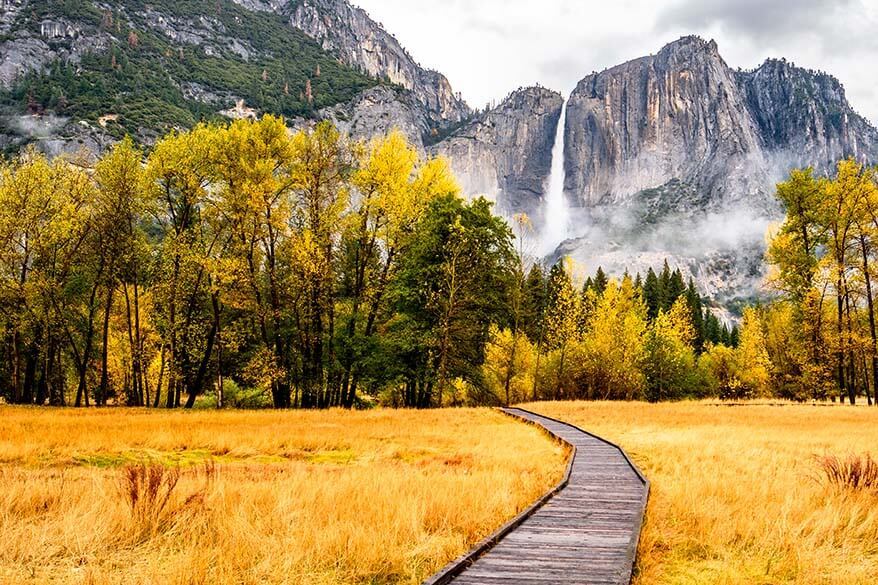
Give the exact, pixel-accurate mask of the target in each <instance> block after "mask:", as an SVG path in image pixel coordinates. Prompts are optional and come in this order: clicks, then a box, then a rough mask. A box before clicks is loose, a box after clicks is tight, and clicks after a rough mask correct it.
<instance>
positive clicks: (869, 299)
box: [0, 116, 878, 408]
mask: <svg viewBox="0 0 878 585" xmlns="http://www.w3.org/2000/svg"><path fill="white" fill-rule="evenodd" d="M875 193H876V187H875V182H874V175H873V174H872V171H871V170H870V169H867V168H863V167H860V166H859V165H857V164H856V163H853V162H851V161H847V162H844V163H842V164H841V165H840V166H839V171H838V176H837V177H835V178H832V179H829V178H826V179H816V178H814V176H813V174H812V173H811V172H809V171H801V172H799V171H797V172H794V173H793V174H792V175H791V177H790V180H789V181H787V182H785V183H782V184H781V185H779V187H778V196H779V197H780V199H781V200H782V201H783V202H784V203H785V205H787V208H788V217H787V220H786V222H785V223H784V224H783V226H781V227H780V228H779V229H778V230H777V233H776V234H775V235H774V239H773V241H772V244H771V248H770V251H769V258H770V259H771V261H772V263H773V266H774V267H775V271H774V273H773V275H772V279H771V282H772V283H773V284H774V285H775V286H776V287H777V288H778V289H779V290H781V291H782V293H783V294H782V296H781V297H780V298H778V299H776V300H774V301H772V302H771V303H769V304H766V305H762V306H756V307H750V308H747V309H745V311H744V313H743V317H742V319H741V320H740V323H739V326H732V325H731V324H728V323H722V322H721V321H720V320H719V319H718V318H717V316H716V314H715V313H714V312H713V310H711V309H710V308H708V307H706V306H705V304H704V303H703V301H702V299H701V297H700V295H699V294H698V292H697V290H696V288H695V285H694V283H693V282H692V281H691V280H690V281H689V282H688V283H686V282H685V280H684V277H683V274H682V273H681V271H680V270H678V269H677V270H672V269H671V268H670V266H668V264H667V262H666V263H665V264H664V266H663V267H662V268H661V269H660V270H659V271H658V272H656V271H654V270H649V271H647V273H646V275H645V276H642V275H640V274H638V275H635V276H634V277H633V278H632V277H631V276H630V275H628V274H627V273H626V274H623V275H621V277H619V278H612V277H610V276H608V275H607V274H605V273H604V271H603V270H602V269H600V268H599V269H598V270H597V271H596V272H595V273H593V274H588V275H587V274H585V273H584V272H583V271H582V270H581V269H580V268H579V267H577V266H576V265H575V264H574V263H573V262H571V261H570V260H567V259H565V260H563V261H561V262H559V263H557V264H555V265H554V266H551V267H544V266H543V265H541V264H540V263H539V262H538V261H536V260H535V258H533V257H532V256H531V255H530V254H529V253H528V250H529V248H530V244H531V243H532V242H531V240H532V239H533V233H532V228H531V225H530V222H529V220H528V218H527V217H525V216H516V217H515V218H513V219H512V221H511V222H510V223H507V222H505V221H504V220H502V219H500V218H498V217H496V216H494V215H493V213H492V208H491V204H490V203H489V202H488V201H486V200H484V199H481V198H479V199H475V200H473V201H471V202H466V201H465V200H463V199H462V198H461V197H460V193H459V188H458V186H457V184H456V182H455V180H454V177H453V176H452V175H451V173H450V171H449V168H448V166H447V163H446V162H444V161H443V160H441V159H428V160H422V159H419V156H418V154H417V152H416V150H415V149H414V148H413V147H412V146H410V145H409V144H407V143H406V141H405V139H404V138H403V137H402V135H401V134H400V133H398V132H393V133H390V134H389V135H387V136H385V137H383V138H381V139H377V140H375V141H373V142H371V143H368V144H365V143H359V142H353V141H349V140H347V139H345V138H343V137H342V136H340V135H339V133H338V131H337V130H336V129H335V128H334V127H333V126H332V125H330V124H328V123H322V124H320V125H318V126H317V127H316V128H315V129H314V130H313V131H310V132H304V131H303V132H298V133H291V132H290V131H289V130H288V129H287V127H286V125H285V123H284V121H283V120H281V119H279V118H274V117H271V116H266V117H264V118H262V119H261V120H259V121H245V120H240V121H236V122H234V123H231V124H227V125H206V124H200V125H197V126H196V127H195V128H193V129H192V130H189V131H180V132H173V133H171V134H168V135H167V136H165V137H164V138H162V139H161V140H159V141H158V142H157V143H156V144H155V146H154V147H153V148H152V149H151V150H150V151H149V152H144V151H142V150H140V149H139V148H138V147H137V146H135V144H134V143H133V142H132V141H131V140H129V139H125V140H123V141H121V142H120V143H118V144H117V145H116V146H115V147H114V148H113V149H112V150H110V151H109V152H107V153H106V154H105V155H104V156H102V157H101V158H100V159H99V160H96V161H94V160H88V159H86V158H66V159H62V158H58V159H55V160H52V161H50V160H47V159H46V158H45V157H43V156H42V155H40V154H38V153H36V152H34V151H25V152H23V153H21V154H20V155H19V156H18V157H16V158H15V159H13V160H10V161H7V162H3V163H2V164H0V347H2V351H0V397H2V398H3V399H4V400H5V401H7V402H12V403H22V404H53V405H75V406H87V405H107V404H125V405H132V406H149V407H167V408H173V407H183V406H185V407H192V406H195V405H196V404H197V405H199V406H217V407H222V406H227V405H228V406H239V407H246V406H253V407H256V406H274V407H278V408H287V407H298V408H325V407H332V406H342V407H355V406H368V405H371V404H386V405H394V406H407V407H419V408H423V407H430V406H442V405H459V404H502V403H514V402H519V401H524V400H542V399H579V398H582V399H628V400H644V399H645V400H653V401H658V400H672V399H681V398H689V397H693V398H698V397H709V396H718V397H722V398H749V397H784V398H793V399H805V398H825V397H836V396H838V395H842V396H843V397H845V398H846V399H848V400H851V401H852V400H854V399H855V398H856V396H857V395H862V394H865V395H867V396H868V397H869V399H870V400H871V397H872V396H874V387H875V383H874V380H875V375H876V352H875V347H876V335H875V324H874V311H873V296H872V287H873V284H872V282H873V280H874V273H873V268H872V267H873V266H874V264H875V262H874V260H875V258H874V252H873V248H872V245H871V242H872V237H873V234H874V233H876V232H874V230H875V229H876V226H878V220H876V219H875V215H873V211H872V207H871V205H872V203H874V197H875Z"/></svg>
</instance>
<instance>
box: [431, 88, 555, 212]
mask: <svg viewBox="0 0 878 585" xmlns="http://www.w3.org/2000/svg"><path fill="white" fill-rule="evenodd" d="M562 103H563V101H562V98H561V95H560V94H559V93H557V92H554V91H550V90H548V89H544V88H541V87H528V88H524V89H520V90H518V91H515V92H513V93H512V94H511V95H509V97H507V98H506V99H505V100H503V102H502V103H501V104H500V105H499V106H497V107H496V108H494V109H492V110H490V111H488V112H486V113H484V114H482V115H480V116H478V117H477V118H476V119H475V120H473V121H471V122H469V123H468V124H465V125H464V126H463V127H461V128H459V129H457V130H456V131H454V132H453V133H451V135H450V136H448V137H447V138H445V139H444V140H442V141H440V142H439V143H437V144H436V145H434V146H432V147H430V148H429V152H430V153H431V154H433V155H441V156H444V157H446V158H448V160H449V161H450V162H451V167H452V169H453V170H454V173H455V175H456V176H457V178H458V180H459V181H460V183H461V186H462V188H463V190H464V192H465V193H466V194H467V195H470V196H472V195H484V196H486V197H487V198H489V199H491V200H493V201H496V203H497V210H498V211H499V212H500V213H503V214H512V213H516V212H526V213H527V214H528V215H531V216H532V217H533V216H538V215H539V213H540V209H541V203H542V200H543V193H544V192H545V184H546V180H547V179H548V176H549V171H550V169H551V166H552V145H553V143H554V139H555V129H556V128H557V125H558V120H559V118H560V116H561V105H562Z"/></svg>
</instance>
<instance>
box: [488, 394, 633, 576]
mask: <svg viewBox="0 0 878 585" xmlns="http://www.w3.org/2000/svg"><path fill="white" fill-rule="evenodd" d="M508 410H519V411H521V412H527V413H529V414H534V415H536V416H539V417H542V418H544V419H546V420H551V421H554V422H556V423H559V424H562V425H566V426H568V427H570V428H572V429H576V430H577V431H579V432H580V433H584V434H586V435H588V436H589V437H594V438H595V439H597V440H598V441H601V442H602V443H605V444H607V445H609V446H610V447H613V448H614V449H616V450H617V451H619V453H621V454H622V457H624V458H625V461H627V462H628V465H629V466H630V467H631V469H632V470H633V471H634V473H635V475H637V477H638V478H640V481H642V482H643V487H644V490H643V500H642V501H641V504H640V511H639V513H638V514H637V521H636V526H635V529H634V535H633V538H632V539H631V542H630V543H629V545H628V558H629V559H631V568H632V571H631V575H630V576H629V582H630V580H631V579H633V578H634V570H633V569H634V563H635V561H636V560H637V546H638V545H639V544H640V533H641V532H642V531H643V519H644V515H645V514H646V505H647V503H648V502H649V489H650V484H649V480H648V479H647V478H646V476H645V475H643V472H642V471H640V468H639V467H637V464H635V463H634V462H633V461H632V460H631V458H630V457H629V456H628V453H626V452H625V449H623V448H622V447H620V446H619V445H617V444H616V443H613V442H612V441H608V440H606V439H605V438H603V437H599V436H597V435H596V434H594V433H590V432H588V431H586V430H585V429H582V428H580V427H578V426H576V425H574V424H571V423H569V422H567V421H563V420H559V419H557V418H552V417H551V416H546V415H545V414H540V413H538V412H531V411H529V410H525V409H524V408H518V407H511V408H509V409H508ZM504 412H506V411H504ZM518 418H520V417H518ZM528 422H530V421H528ZM543 428H545V427H543ZM555 436H557V435H555ZM571 461H572V458H571Z"/></svg>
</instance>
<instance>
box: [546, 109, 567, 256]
mask: <svg viewBox="0 0 878 585" xmlns="http://www.w3.org/2000/svg"><path fill="white" fill-rule="evenodd" d="M566 121H567V102H566V101H564V103H563V104H562V105H561V117H560V118H558V129H557V130H555V143H554V144H553V145H552V170H551V172H550V173H549V181H548V185H547V188H546V198H545V200H544V202H543V228H542V233H541V235H540V246H541V248H542V253H543V254H545V255H549V254H551V253H552V252H554V251H555V248H557V247H558V244H560V243H561V242H563V241H564V240H566V239H567V234H568V231H569V229H570V209H569V207H568V205H567V198H566V197H564V138H565V133H564V128H565V125H566V124H565V123H566Z"/></svg>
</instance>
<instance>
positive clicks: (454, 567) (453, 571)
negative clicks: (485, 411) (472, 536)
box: [423, 409, 576, 585]
mask: <svg viewBox="0 0 878 585" xmlns="http://www.w3.org/2000/svg"><path fill="white" fill-rule="evenodd" d="M516 410H521V409H516ZM500 412H502V413H503V414H506V415H508V416H512V417H514V418H516V419H518V420H521V421H524V422H526V423H528V424H532V425H535V426H538V427H539V428H540V429H541V430H542V431H543V432H545V433H546V434H548V435H549V436H551V437H552V438H553V439H555V440H556V441H558V442H560V443H563V444H564V445H566V446H567V447H568V448H569V449H570V456H569V457H568V458H567V467H566V469H565V471H564V475H563V477H561V481H559V482H558V483H557V484H555V486H554V487H553V488H551V489H550V490H549V491H547V492H546V493H544V494H543V495H542V496H541V497H540V498H539V499H538V500H537V501H535V502H534V503H533V504H531V505H530V506H528V507H527V508H525V509H524V510H522V511H521V512H519V513H518V515H516V516H515V517H514V518H512V519H511V520H509V521H508V522H507V523H506V524H504V525H503V526H501V527H500V528H498V529H497V530H496V531H494V532H492V533H491V534H489V535H488V536H486V537H485V538H483V539H482V540H480V541H479V542H478V543H476V545H475V546H474V547H473V548H472V549H470V550H469V551H468V552H466V553H464V554H463V555H461V556H459V557H457V558H456V559H454V560H453V561H451V562H450V563H448V564H447V565H445V567H443V568H442V569H441V570H440V571H439V572H438V573H436V574H434V575H433V576H432V577H430V578H429V579H427V580H426V581H424V583H423V585H446V583H450V582H451V580H452V579H454V578H455V577H456V576H458V575H459V574H460V573H462V572H463V571H464V570H465V569H466V568H467V567H469V566H470V565H472V564H473V563H474V562H476V560H477V559H478V558H479V557H481V556H482V555H483V554H485V553H486V552H488V551H489V550H491V549H492V548H494V546H495V545H496V544H497V543H498V542H500V540H501V539H502V538H503V537H504V536H506V535H507V534H509V533H510V532H512V531H513V530H515V529H516V528H518V526H519V525H521V523H522V522H524V521H525V520H527V519H528V518H530V517H531V516H533V514H534V513H535V512H536V511H537V510H539V509H540V508H542V507H543V505H545V503H546V502H548V501H549V500H551V499H552V497H553V496H554V495H555V494H557V493H558V492H560V491H561V490H562V489H564V488H565V487H566V486H567V484H568V482H569V481H570V473H571V472H572V471H573V461H574V460H575V459H576V447H575V446H574V445H571V444H570V443H568V442H567V441H565V440H564V439H562V438H561V437H559V436H558V435H556V434H555V433H553V432H552V431H550V430H549V429H547V428H546V427H544V426H542V425H537V424H536V423H534V422H532V421H530V420H528V419H526V418H524V417H521V416H519V415H517V414H513V413H511V412H508V411H506V410H502V409H500Z"/></svg>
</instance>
